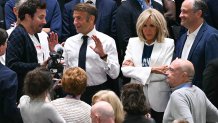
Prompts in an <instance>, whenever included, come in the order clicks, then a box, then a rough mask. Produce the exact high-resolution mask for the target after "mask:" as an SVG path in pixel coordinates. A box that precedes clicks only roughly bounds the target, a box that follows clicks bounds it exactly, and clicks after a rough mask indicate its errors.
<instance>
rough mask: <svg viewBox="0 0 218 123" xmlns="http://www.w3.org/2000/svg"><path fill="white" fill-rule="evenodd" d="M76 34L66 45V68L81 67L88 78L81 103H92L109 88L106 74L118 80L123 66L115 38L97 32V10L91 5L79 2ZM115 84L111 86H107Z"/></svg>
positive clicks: (76, 10) (75, 14)
mask: <svg viewBox="0 0 218 123" xmlns="http://www.w3.org/2000/svg"><path fill="white" fill-rule="evenodd" d="M73 18H74V25H75V28H76V30H77V33H78V34H77V35H74V36H72V37H70V38H68V39H67V40H66V42H65V45H64V61H65V64H66V68H69V67H75V66H79V67H81V68H83V69H84V70H85V71H86V73H87V76H88V80H87V87H86V91H85V92H84V93H83V94H82V97H81V100H83V101H85V102H86V103H88V104H91V98H92V96H93V95H94V94H95V93H96V92H97V91H99V90H104V89H107V88H108V86H109V85H107V82H106V81H107V75H109V76H110V77H111V78H112V79H115V78H117V77H118V75H119V72H120V65H119V62H118V54H117V49H116V44H115V41H114V39H113V38H111V37H109V36H108V35H106V34H103V33H101V32H99V31H97V30H96V29H95V23H96V19H97V9H96V7H94V6H93V5H90V4H88V3H79V4H77V5H76V6H75V7H74V11H73ZM108 84H112V83H108Z"/></svg>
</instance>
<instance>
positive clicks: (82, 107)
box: [51, 67, 91, 123]
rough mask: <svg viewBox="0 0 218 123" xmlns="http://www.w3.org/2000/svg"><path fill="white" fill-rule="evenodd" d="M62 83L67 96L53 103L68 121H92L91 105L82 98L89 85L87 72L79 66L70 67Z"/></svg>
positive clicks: (78, 122) (85, 122) (70, 122)
mask: <svg viewBox="0 0 218 123" xmlns="http://www.w3.org/2000/svg"><path fill="white" fill-rule="evenodd" d="M61 83H62V87H63V90H64V92H65V93H67V96H66V97H65V98H59V99H56V100H53V101H52V102H51V103H52V104H53V105H54V106H55V108H56V109H57V111H58V112H59V113H60V115H61V116H63V118H64V119H65V120H66V122H67V123H90V122H91V119H90V111H91V106H90V105H88V104H87V103H85V102H83V101H81V100H80V96H81V94H82V93H83V92H84V91H85V89H86V86H87V75H86V72H85V71H84V70H83V69H81V68H79V67H73V68H69V69H67V70H66V71H65V72H64V74H63V77H62V80H61Z"/></svg>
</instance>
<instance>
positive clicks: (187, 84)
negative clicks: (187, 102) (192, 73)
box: [172, 82, 192, 91]
mask: <svg viewBox="0 0 218 123" xmlns="http://www.w3.org/2000/svg"><path fill="white" fill-rule="evenodd" d="M187 87H192V82H186V83H183V84H181V85H178V86H176V87H175V88H172V91H175V90H177V89H180V88H187Z"/></svg>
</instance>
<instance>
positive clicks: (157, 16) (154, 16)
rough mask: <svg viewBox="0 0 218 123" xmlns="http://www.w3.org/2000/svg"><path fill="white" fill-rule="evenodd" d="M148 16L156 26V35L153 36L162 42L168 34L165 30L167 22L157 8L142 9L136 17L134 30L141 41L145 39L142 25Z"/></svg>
mask: <svg viewBox="0 0 218 123" xmlns="http://www.w3.org/2000/svg"><path fill="white" fill-rule="evenodd" d="M149 18H150V19H151V22H152V23H153V25H154V26H155V27H156V28H157V35H156V37H155V38H156V40H157V42H159V43H161V42H163V41H164V38H165V37H167V36H168V34H169V33H168V30H167V23H166V20H165V18H164V16H163V15H162V14H161V13H160V12H159V11H158V10H156V9H152V8H149V9H146V10H144V11H143V12H142V13H141V14H140V15H139V17H138V20H137V23H136V31H137V34H138V37H139V39H140V40H141V41H146V38H145V36H144V34H143V27H144V25H145V22H147V20H148V19H149Z"/></svg>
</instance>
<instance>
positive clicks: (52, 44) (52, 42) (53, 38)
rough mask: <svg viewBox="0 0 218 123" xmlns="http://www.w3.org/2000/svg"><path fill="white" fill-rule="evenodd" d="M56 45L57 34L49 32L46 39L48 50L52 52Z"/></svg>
mask: <svg viewBox="0 0 218 123" xmlns="http://www.w3.org/2000/svg"><path fill="white" fill-rule="evenodd" d="M56 44H58V34H57V33H54V32H51V33H50V34H49V37H48V45H49V50H50V51H54V47H55V45H56Z"/></svg>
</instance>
